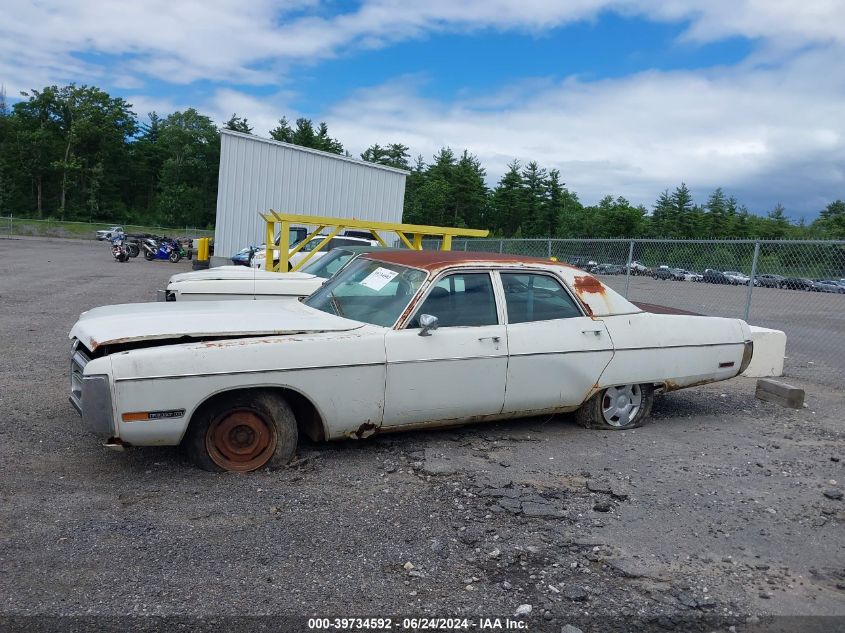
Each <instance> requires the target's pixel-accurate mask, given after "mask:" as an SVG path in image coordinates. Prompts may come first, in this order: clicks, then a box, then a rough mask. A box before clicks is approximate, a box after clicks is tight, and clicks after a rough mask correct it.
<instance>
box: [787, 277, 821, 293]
mask: <svg viewBox="0 0 845 633" xmlns="http://www.w3.org/2000/svg"><path fill="white" fill-rule="evenodd" d="M813 287H814V285H813V280H812V279H805V278H803V277H787V278H786V279H784V280H783V283H782V284H781V288H789V289H790V290H813Z"/></svg>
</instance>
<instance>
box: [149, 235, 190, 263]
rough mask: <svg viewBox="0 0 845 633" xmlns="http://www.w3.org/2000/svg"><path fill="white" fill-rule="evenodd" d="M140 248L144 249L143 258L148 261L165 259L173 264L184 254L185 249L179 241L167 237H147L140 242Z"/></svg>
mask: <svg viewBox="0 0 845 633" xmlns="http://www.w3.org/2000/svg"><path fill="white" fill-rule="evenodd" d="M141 250H143V251H144V259H146V260H147V261H149V262H151V261H153V260H154V259H166V260H169V261H171V262H173V263H174V264H175V263H176V262H178V261H179V260H180V259H182V258H183V257H184V256H185V251H184V250H182V247H181V246H179V243H178V242H176V241H175V240H171V239H169V238H163V239H160V240H156V239H153V238H151V237H149V238H147V239H145V240H144V241H143V242H141Z"/></svg>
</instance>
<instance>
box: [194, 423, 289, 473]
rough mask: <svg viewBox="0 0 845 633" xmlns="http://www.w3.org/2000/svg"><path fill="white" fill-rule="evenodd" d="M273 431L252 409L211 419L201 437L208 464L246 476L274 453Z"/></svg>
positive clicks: (272, 426) (270, 425) (270, 424)
mask: <svg viewBox="0 0 845 633" xmlns="http://www.w3.org/2000/svg"><path fill="white" fill-rule="evenodd" d="M277 439H278V438H277V435H276V427H275V426H274V425H273V423H272V422H270V421H269V420H268V419H267V418H266V417H265V416H264V415H262V414H261V413H259V412H258V411H255V410H254V409H232V410H230V411H227V412H226V413H224V414H222V415H220V416H219V417H217V418H215V419H214V420H213V421H212V422H211V425H210V426H209V428H208V433H206V436H205V447H206V450H207V451H208V455H209V456H210V457H211V460H212V461H213V462H214V463H215V464H217V465H218V466H220V468H223V469H224V470H231V471H235V472H249V471H251V470H255V469H257V468H261V467H262V466H263V465H264V464H266V463H267V462H268V461H270V458H271V457H272V456H273V453H274V452H275V450H276V442H277Z"/></svg>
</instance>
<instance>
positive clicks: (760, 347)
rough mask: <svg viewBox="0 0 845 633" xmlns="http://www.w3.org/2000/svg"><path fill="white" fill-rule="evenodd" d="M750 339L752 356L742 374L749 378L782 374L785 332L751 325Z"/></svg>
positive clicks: (784, 356) (784, 355)
mask: <svg viewBox="0 0 845 633" xmlns="http://www.w3.org/2000/svg"><path fill="white" fill-rule="evenodd" d="M751 340H752V341H754V356H752V357H751V364H750V365H749V366H748V368H747V369H746V370H745V371H744V372H742V375H743V376H747V377H749V378H768V377H771V376H783V360H784V358H786V334H785V333H784V332H781V331H780V330H770V329H768V328H765V327H757V326H756V325H752V326H751Z"/></svg>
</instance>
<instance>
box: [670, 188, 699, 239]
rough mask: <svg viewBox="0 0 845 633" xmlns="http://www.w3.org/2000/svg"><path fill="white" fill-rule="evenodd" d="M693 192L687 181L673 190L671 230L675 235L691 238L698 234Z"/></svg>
mask: <svg viewBox="0 0 845 633" xmlns="http://www.w3.org/2000/svg"><path fill="white" fill-rule="evenodd" d="M694 207H695V204H694V202H693V199H692V193H691V192H690V190H689V188H688V187H687V185H686V183H683V182H682V183H681V185H680V186H679V187H676V188H675V191H673V192H672V214H671V216H670V217H671V225H672V227H671V231H672V236H673V237H680V238H691V237H695V235H696V213H695V209H694Z"/></svg>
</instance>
